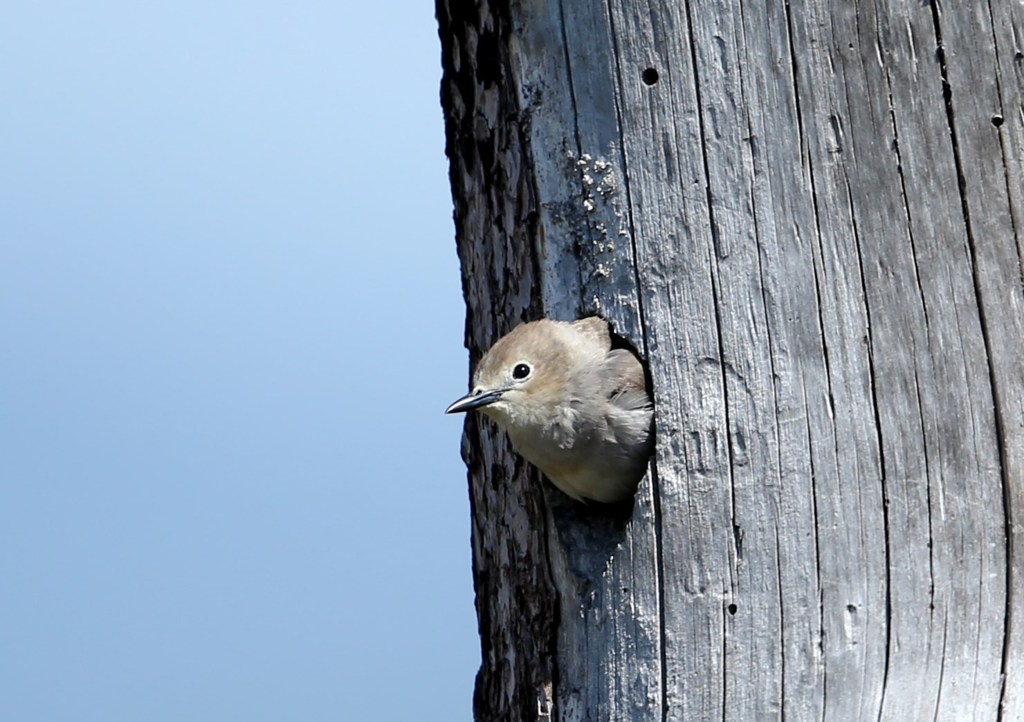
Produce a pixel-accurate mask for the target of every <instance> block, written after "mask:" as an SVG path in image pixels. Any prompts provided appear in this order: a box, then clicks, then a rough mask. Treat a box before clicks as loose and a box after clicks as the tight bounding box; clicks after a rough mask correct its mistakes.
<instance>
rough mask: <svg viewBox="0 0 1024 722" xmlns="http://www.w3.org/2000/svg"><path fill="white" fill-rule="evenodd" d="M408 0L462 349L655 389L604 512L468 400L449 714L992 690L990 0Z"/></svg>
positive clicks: (1013, 658) (1023, 382) (1012, 270)
mask: <svg viewBox="0 0 1024 722" xmlns="http://www.w3.org/2000/svg"><path fill="white" fill-rule="evenodd" d="M438 12H439V18H440V20H441V39H442V46H443V48H444V52H443V57H444V67H445V80H444V81H443V105H444V107H445V111H446V118H447V129H448V130H447V132H448V152H449V157H450V159H451V162H452V184H453V196H454V199H455V207H456V213H455V216H456V225H457V234H458V245H459V252H460V258H461V259H462V263H463V278H464V288H465V291H466V297H467V307H468V308H469V316H468V321H467V341H468V346H469V347H470V349H471V352H472V353H471V356H472V358H479V356H478V354H479V353H480V352H481V351H482V350H483V349H485V348H486V347H487V345H489V343H490V342H491V341H493V339H494V338H496V337H497V336H499V335H500V334H501V333H502V332H504V331H505V330H507V328H509V327H510V326H511V325H514V323H515V322H517V321H518V320H520V319H522V318H534V317H537V316H539V315H547V316H551V317H554V318H562V319H571V318H577V317H580V316H583V315H586V314H588V313H594V312H597V313H601V314H602V315H604V316H605V317H606V318H608V319H609V320H610V321H611V322H612V324H613V326H614V328H615V330H616V331H617V333H619V334H621V336H622V337H623V338H624V339H625V340H626V341H628V342H629V343H631V344H632V345H633V346H634V347H635V348H636V349H637V350H638V351H639V352H640V354H641V355H642V356H643V357H644V358H645V360H646V362H647V364H648V367H649V373H650V379H651V382H652V386H653V394H654V398H655V404H656V419H657V452H656V455H655V458H654V460H653V463H652V468H651V472H650V473H649V475H648V478H647V480H646V481H645V482H644V483H643V484H642V485H641V489H640V492H639V493H638V497H637V501H636V505H635V508H634V509H633V511H632V515H631V517H630V518H629V520H628V521H627V522H625V523H622V522H620V521H618V520H616V519H614V518H610V517H607V516H605V515H602V514H601V513H598V512H596V511H595V510H591V509H585V508H582V509H581V508H579V507H576V506H574V505H572V504H569V503H567V502H566V501H565V500H564V498H562V497H561V496H560V495H559V494H558V493H557V492H554V491H551V490H550V489H549V488H548V487H547V485H546V484H544V485H538V483H537V482H538V481H539V480H538V479H537V478H536V477H535V476H534V477H533V478H530V474H531V473H535V472H528V470H527V469H526V468H524V467H523V465H522V464H520V463H519V462H517V461H516V460H515V458H514V457H513V456H510V455H509V452H508V448H507V445H506V442H505V440H504V439H503V438H502V437H501V435H500V433H498V432H497V431H496V430H494V429H493V427H490V426H488V425H487V424H486V423H482V422H481V423H480V424H477V422H475V421H470V423H469V426H468V427H467V436H466V445H465V449H466V456H467V460H468V462H469V465H470V478H471V493H472V497H473V500H474V526H473V544H474V566H475V568H474V574H475V575H476V579H477V592H478V611H479V612H480V617H481V633H482V635H483V647H484V660H483V665H482V669H481V674H480V677H479V679H478V685H477V700H476V701H477V705H476V712H477V716H478V718H479V719H488V720H489V719H552V720H553V719H558V720H562V721H568V720H705V719H729V720H755V719H757V720H760V719H781V718H785V719H787V720H794V719H795V720H805V719H806V720H818V719H829V720H876V719H882V720H893V721H897V720H898V721H901V722H902V721H903V720H918V719H921V720H925V719H929V720H930V719H956V720H993V719H1004V720H1014V719H1024V571H1022V565H1024V546H1022V545H1024V270H1022V269H1024V262H1022V258H1024V105H1022V96H1024V47H1022V46H1024V6H1022V5H1020V4H1019V3H1015V2H1011V0H993V2H989V3H982V4H959V5H948V4H947V5H938V4H934V3H928V2H925V3H900V2H895V1H893V0H877V1H875V2H871V1H868V0H857V1H856V2H852V3H824V2H806V1H805V2H789V3H784V2H775V1H769V2H766V3H763V4H753V5H752V4H749V3H741V2H740V0H692V1H691V2H688V3H682V2H670V1H667V0H607V1H606V2H588V1H584V0H561V1H560V2H559V1H544V0H517V1H512V2H508V1H505V0H503V1H502V2H497V1H495V2H491V3H487V2H483V3H466V2H457V1H456V0H439V1H438ZM540 489H544V495H543V497H541V496H540V495H539V493H538V490H540Z"/></svg>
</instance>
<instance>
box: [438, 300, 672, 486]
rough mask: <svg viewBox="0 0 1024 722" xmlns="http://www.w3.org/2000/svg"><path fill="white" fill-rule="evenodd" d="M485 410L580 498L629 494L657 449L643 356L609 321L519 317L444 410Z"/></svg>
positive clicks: (554, 480)
mask: <svg viewBox="0 0 1024 722" xmlns="http://www.w3.org/2000/svg"><path fill="white" fill-rule="evenodd" d="M472 410H479V411H480V412H482V413H484V414H486V415H487V416H489V417H490V418H491V419H493V420H494V421H495V422H497V424H498V426H499V427H501V428H503V429H504V430H505V431H506V433H507V434H508V437H509V439H510V440H511V441H512V446H513V447H514V448H515V450H516V451H517V452H518V453H519V454H520V455H521V456H523V457H524V458H525V459H526V460H527V461H529V462H530V463H532V464H533V465H534V466H536V467H537V468H539V469H540V470H541V471H542V472H543V473H544V475H545V476H547V478H548V479H550V480H551V482H552V483H553V484H554V485H555V486H556V487H557V488H558V489H560V490H561V491H563V492H564V493H565V494H567V495H568V496H570V497H572V498H573V499H575V500H577V501H580V502H587V501H596V502H601V503H607V504H611V503H617V502H622V501H625V500H627V499H630V498H631V497H632V496H633V495H634V494H635V493H636V489H637V486H638V484H639V483H640V480H641V479H642V478H643V476H644V473H645V472H646V470H647V462H648V460H649V459H650V457H651V454H652V452H653V449H654V430H653V418H654V409H653V405H652V402H651V398H650V396H649V395H648V392H647V389H646V385H645V382H644V369H643V366H642V365H641V363H640V360H639V359H638V358H637V357H636V356H635V355H634V354H633V353H632V352H631V351H629V350H627V349H624V348H616V349H613V348H612V343H611V332H610V328H609V325H608V322H607V321H606V320H604V319H603V318H600V317H598V316H591V317H588V318H584V319H581V320H578V321H556V320H552V319H541V320H539V321H531V322H528V323H523V324H521V325H519V326H517V327H516V328H514V329H512V331H510V332H509V333H508V334H506V335H505V336H503V337H502V338H500V339H499V340H498V341H497V342H495V344H494V345H493V346H492V347H491V348H490V350H488V351H487V353H486V354H484V356H483V358H481V359H480V363H479V364H478V365H477V368H476V371H475V373H474V374H473V383H472V390H471V391H470V392H469V393H468V394H466V395H465V396H463V397H462V398H460V399H457V400H456V401H454V402H453V403H452V404H451V405H450V406H449V407H448V408H447V409H445V413H447V414H454V413H460V412H468V411H472Z"/></svg>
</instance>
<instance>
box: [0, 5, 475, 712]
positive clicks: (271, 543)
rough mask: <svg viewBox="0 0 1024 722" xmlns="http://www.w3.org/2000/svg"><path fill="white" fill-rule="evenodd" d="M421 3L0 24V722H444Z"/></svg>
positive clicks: (436, 69) (471, 644) (450, 692)
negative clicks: (382, 721) (361, 721)
mask: <svg viewBox="0 0 1024 722" xmlns="http://www.w3.org/2000/svg"><path fill="white" fill-rule="evenodd" d="M439 56H440V49H439V41H438V38H437V24H436V21H435V20H434V17H433V4H432V3H429V2H422V3H413V2H399V3H397V4H396V3H392V4H384V3H376V4H373V3H370V4H367V3H355V4H352V3H337V2H333V3H327V2H298V3H289V4H284V3H266V4H263V3H233V4H226V3H216V2H215V3H212V4H211V3H208V2H203V3H200V2H194V1H193V0H175V2H173V3H171V2H164V3H157V4H139V3H127V2H125V3H118V2H100V3H92V4H86V3H61V2H47V3H27V2H20V1H15V2H13V3H7V4H5V11H4V21H3V23H2V24H0V103H2V107H3V111H2V112H0V334H2V343H0V580H2V587H3V591H2V593H0V719H4V720H12V721H13V720H18V721H32V720H46V721H47V722H61V721H64V720H67V721H71V720H74V721H75V722H82V721H91V720H103V721H104V722H109V721H111V720H125V721H130V720H146V721H147V722H157V721H162V720H175V721H180V720H189V721H190V722H196V721H203V720H218V721H222V720H246V722H255V721H259V720H268V721H269V720H274V721H279V720H303V722H312V721H315V720H341V719H388V720H416V721H421V720H434V719H437V720H441V719H443V720H460V719H470V717H471V691H472V682H473V675H474V673H475V671H476V669H477V666H478V661H479V642H478V639H477V636H476V619H475V615H474V612H473V596H472V577H471V567H470V546H469V504H468V499H467V491H466V483H465V470H464V467H463V466H462V462H461V461H460V459H459V436H460V433H461V423H462V419H461V418H458V419H456V418H451V417H445V416H444V415H443V414H442V411H443V409H444V408H445V406H446V405H447V403H448V402H450V401H451V400H453V399H454V398H456V397H457V396H459V395H460V394H461V393H463V392H464V391H465V388H466V377H467V368H466V363H467V360H466V358H467V357H466V353H465V351H464V349H463V348H462V329H463V318H464V309H463V304H462V298H461V290H460V282H459V271H458V262H457V258H456V254H455V245H454V240H453V227H452V221H451V200H450V191H449V187H448V178H447V162H446V160H445V158H444V153H443V149H444V132H443V123H442V114H441V109H440V107H439V100H438V83H439V78H440V60H439Z"/></svg>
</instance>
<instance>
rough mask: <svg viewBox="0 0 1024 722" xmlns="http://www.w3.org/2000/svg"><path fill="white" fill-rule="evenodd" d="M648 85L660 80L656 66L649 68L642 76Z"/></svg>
mask: <svg viewBox="0 0 1024 722" xmlns="http://www.w3.org/2000/svg"><path fill="white" fill-rule="evenodd" d="M640 77H642V78H643V80H644V83H645V84H646V85H654V84H655V83H657V82H658V71H657V70H655V69H654V68H647V69H646V70H645V71H644V72H643V73H642V74H641V76H640Z"/></svg>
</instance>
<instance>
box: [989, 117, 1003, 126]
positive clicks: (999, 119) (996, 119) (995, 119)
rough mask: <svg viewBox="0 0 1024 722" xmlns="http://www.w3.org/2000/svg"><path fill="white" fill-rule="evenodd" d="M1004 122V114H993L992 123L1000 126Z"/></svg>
mask: <svg viewBox="0 0 1024 722" xmlns="http://www.w3.org/2000/svg"><path fill="white" fill-rule="evenodd" d="M1002 124H1003V116H1001V115H993V116H992V125H994V126H995V127H997V128H998V127H999V126H1001V125H1002Z"/></svg>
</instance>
